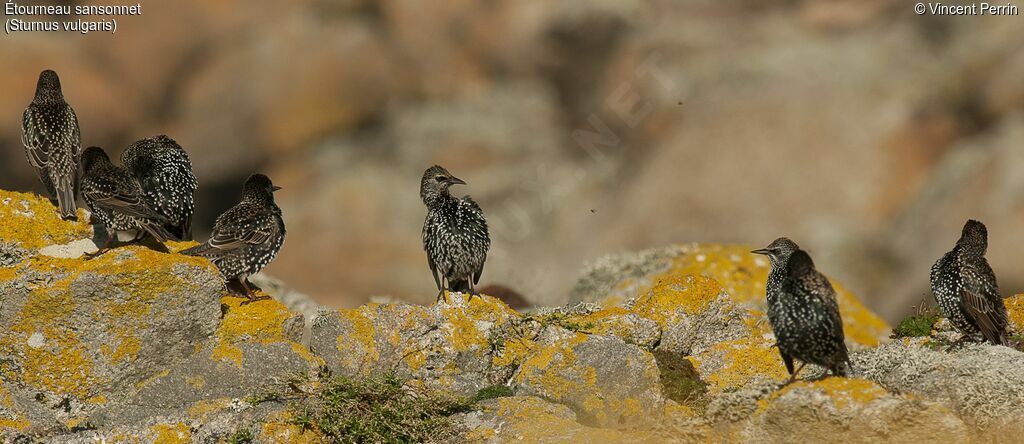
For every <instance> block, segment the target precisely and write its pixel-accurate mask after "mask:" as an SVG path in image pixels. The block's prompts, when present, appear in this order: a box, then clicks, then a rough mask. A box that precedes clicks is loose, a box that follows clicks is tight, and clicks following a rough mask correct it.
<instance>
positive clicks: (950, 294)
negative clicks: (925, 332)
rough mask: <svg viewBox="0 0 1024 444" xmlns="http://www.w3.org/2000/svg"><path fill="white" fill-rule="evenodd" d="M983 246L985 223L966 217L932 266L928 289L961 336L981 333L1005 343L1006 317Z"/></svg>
mask: <svg viewBox="0 0 1024 444" xmlns="http://www.w3.org/2000/svg"><path fill="white" fill-rule="evenodd" d="M987 248H988V229H986V228H985V224H983V223H981V222H978V221H976V220H969V221H967V223H966V224H964V228H963V231H962V232H961V234H960V240H958V241H957V242H956V246H955V247H953V250H951V251H950V252H949V253H946V254H945V255H944V256H942V259H939V261H938V262H936V263H935V265H933V266H932V272H931V281H932V293H933V294H934V295H935V302H936V303H938V304H939V311H941V312H942V315H943V316H945V317H946V318H947V319H949V320H950V322H952V323H953V325H954V326H955V327H956V328H957V330H960V332H961V333H963V334H964V338H968V337H971V336H975V335H977V334H978V333H981V335H982V336H984V338H985V339H986V340H988V342H991V343H992V344H994V345H1000V344H1002V345H1006V344H1007V343H1008V342H1007V336H1006V326H1007V324H1008V323H1009V319H1008V316H1007V313H1006V306H1005V305H1003V298H1002V297H1000V296H999V286H998V285H996V275H995V273H993V272H992V268H991V267H989V265H988V261H986V260H985V250H986V249H987Z"/></svg>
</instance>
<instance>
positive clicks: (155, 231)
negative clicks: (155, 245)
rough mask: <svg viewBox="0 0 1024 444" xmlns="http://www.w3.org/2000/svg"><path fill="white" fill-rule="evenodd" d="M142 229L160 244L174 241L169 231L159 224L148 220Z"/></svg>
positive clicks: (143, 223)
mask: <svg viewBox="0 0 1024 444" xmlns="http://www.w3.org/2000/svg"><path fill="white" fill-rule="evenodd" d="M141 225H142V229H143V230H146V232H147V233H149V234H150V235H151V236H153V237H154V238H156V240H158V241H160V242H166V241H168V240H171V239H174V238H175V237H174V235H172V234H171V233H170V232H168V231H167V229H166V228H164V227H163V225H161V224H160V223H159V222H156V221H151V220H146V221H143V222H142V223H141Z"/></svg>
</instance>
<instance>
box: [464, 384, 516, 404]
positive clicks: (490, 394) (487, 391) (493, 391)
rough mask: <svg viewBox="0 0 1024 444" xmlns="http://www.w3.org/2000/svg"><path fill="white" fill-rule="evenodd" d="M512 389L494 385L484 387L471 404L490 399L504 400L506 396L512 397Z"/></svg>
mask: <svg viewBox="0 0 1024 444" xmlns="http://www.w3.org/2000/svg"><path fill="white" fill-rule="evenodd" d="M512 395H513V392H512V388H511V387H509V386H507V385H492V386H489V387H484V388H482V389H480V390H479V391H477V392H476V395H474V396H473V398H472V400H471V402H472V403H477V402H480V401H485V400H488V399H495V398H504V397H506V396H512Z"/></svg>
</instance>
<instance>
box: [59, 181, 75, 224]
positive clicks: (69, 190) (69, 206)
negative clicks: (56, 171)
mask: <svg viewBox="0 0 1024 444" xmlns="http://www.w3.org/2000/svg"><path fill="white" fill-rule="evenodd" d="M73 176H74V175H66V176H63V177H58V178H56V180H54V181H53V185H54V191H55V193H54V194H56V197H57V206H59V207H60V217H61V219H65V220H75V219H78V205H77V203H75V194H76V193H75V189H76V188H77V187H76V184H75V182H76V180H75V178H74V177H73Z"/></svg>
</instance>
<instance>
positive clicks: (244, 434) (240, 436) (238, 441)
mask: <svg viewBox="0 0 1024 444" xmlns="http://www.w3.org/2000/svg"><path fill="white" fill-rule="evenodd" d="M255 439H256V436H254V435H253V433H252V430H249V429H248V428H242V429H239V430H237V431H235V433H232V434H231V436H228V438H227V444H249V443H252V442H254V440H255Z"/></svg>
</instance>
